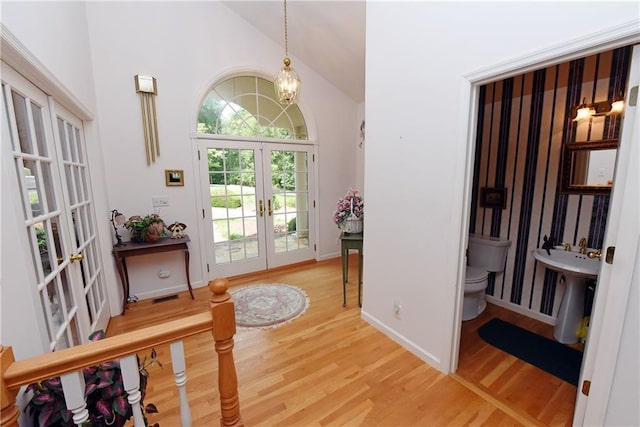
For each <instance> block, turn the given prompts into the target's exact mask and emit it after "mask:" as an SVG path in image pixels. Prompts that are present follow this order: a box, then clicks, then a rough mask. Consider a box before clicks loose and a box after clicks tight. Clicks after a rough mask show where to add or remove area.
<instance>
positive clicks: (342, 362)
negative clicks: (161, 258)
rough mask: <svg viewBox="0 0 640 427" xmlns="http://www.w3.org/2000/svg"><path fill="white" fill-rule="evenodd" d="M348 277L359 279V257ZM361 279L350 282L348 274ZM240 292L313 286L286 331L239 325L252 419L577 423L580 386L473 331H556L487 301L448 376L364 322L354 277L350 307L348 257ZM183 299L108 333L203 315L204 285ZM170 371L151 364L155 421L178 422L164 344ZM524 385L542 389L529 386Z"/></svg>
mask: <svg viewBox="0 0 640 427" xmlns="http://www.w3.org/2000/svg"><path fill="white" fill-rule="evenodd" d="M349 275H350V277H357V260H356V259H355V255H354V256H353V259H352V261H351V262H350V273H349ZM352 282H353V281H352ZM230 283H231V286H232V289H233V288H237V287H241V286H245V285H248V284H256V283H286V284H291V285H295V286H298V287H300V288H302V289H304V290H305V292H306V293H307V294H308V296H309V298H310V306H309V308H308V310H307V312H306V313H305V314H304V315H302V316H301V317H300V318H298V319H296V320H294V321H293V322H291V323H289V324H287V325H284V326H282V327H280V328H275V329H268V330H255V329H246V328H238V333H237V334H236V336H235V349H234V357H235V361H236V369H237V372H238V384H239V396H240V411H241V414H242V418H243V420H244V422H245V424H246V425H251V426H275V425H278V426H343V425H346V426H367V427H369V426H372V427H376V426H459V425H472V426H480V425H486V426H517V425H570V424H571V417H572V414H573V405H574V401H575V387H572V386H570V385H568V384H566V383H564V382H562V381H560V380H557V379H555V377H552V376H550V375H548V374H546V373H544V372H543V373H542V374H541V373H540V372H541V371H540V370H537V368H532V367H529V365H527V364H525V363H524V362H521V361H519V360H517V359H515V358H514V357H512V356H510V355H507V354H506V353H503V352H501V351H500V350H497V349H495V348H493V347H491V346H489V345H488V344H486V343H485V342H484V341H482V339H481V338H479V337H478V335H477V329H478V327H479V326H481V325H482V324H483V323H484V322H486V321H487V320H489V319H490V318H491V317H501V318H504V319H505V320H508V321H511V322H513V323H516V324H518V322H519V326H522V327H529V328H531V330H535V331H541V333H544V334H547V335H548V336H549V335H550V332H549V331H548V330H547V329H549V328H550V327H548V325H540V324H539V323H540V322H535V321H532V320H531V319H527V318H523V316H520V315H518V314H515V313H512V312H509V311H507V310H504V309H501V308H499V307H495V306H492V305H489V308H488V309H487V311H486V312H485V313H483V315H482V317H481V318H479V319H476V320H473V321H470V322H464V323H463V325H462V338H461V344H460V349H461V351H460V357H459V369H458V372H457V374H456V375H452V376H447V375H444V374H442V373H440V372H438V371H437V370H436V369H434V368H432V367H430V366H429V365H427V364H426V363H424V362H423V361H421V360H420V359H418V358H417V357H416V356H414V355H413V354H412V353H410V352H408V351H407V350H405V349H403V348H402V347H400V346H399V345H398V344H396V343H395V342H394V341H393V340H391V339H390V338H389V337H387V336H385V335H384V334H382V333H381V332H380V331H378V330H377V329H375V328H374V327H372V326H371V325H369V324H367V323H366V322H364V321H363V320H362V319H361V316H360V309H359V307H358V304H357V287H356V284H355V282H354V283H349V284H348V289H347V307H346V308H345V307H342V273H341V263H340V259H339V258H336V259H332V260H328V261H323V262H318V263H307V264H304V265H296V266H291V267H288V268H279V269H276V270H270V271H266V272H261V273H259V274H253V275H246V276H242V277H237V278H231V279H230ZM194 294H195V300H192V299H191V298H190V296H189V295H188V293H187V292H184V293H180V294H178V299H175V300H170V301H165V302H162V303H157V304H152V303H151V302H150V301H140V302H138V303H135V304H131V305H130V308H129V309H128V310H127V313H126V315H125V316H119V317H116V318H113V319H112V320H111V323H110V325H109V329H108V334H109V335H114V334H118V333H122V332H126V331H131V330H136V329H137V328H140V327H144V326H149V325H152V324H157V323H160V322H163V321H167V320H171V319H178V318H180V317H183V316H187V315H190V314H195V313H199V312H203V311H205V310H207V307H208V298H209V293H208V290H207V289H206V288H201V289H196V290H194ZM184 345H185V355H186V358H187V390H188V393H189V401H190V404H191V410H192V415H193V425H194V426H195V425H197V426H209V425H218V422H219V421H218V419H219V417H220V409H219V394H218V391H217V385H216V384H217V361H216V354H215V352H214V350H213V345H214V344H213V338H212V337H211V334H207V333H204V334H199V335H197V336H194V337H191V338H189V339H187V340H185V342H184ZM156 350H157V352H158V359H159V360H161V361H162V362H163V363H164V368H163V369H159V368H156V367H152V368H151V369H150V379H149V386H148V389H147V397H146V398H145V401H146V402H152V403H154V404H156V405H157V406H158V408H159V410H160V413H159V414H152V415H151V416H150V421H151V422H152V423H153V422H156V421H157V422H160V423H161V425H162V426H164V427H166V426H177V425H179V413H178V406H177V400H176V396H177V392H176V389H175V385H174V379H173V375H172V370H171V361H170V355H169V348H168V345H163V346H158V348H156ZM528 389H537V390H538V391H537V392H531V391H530V390H528Z"/></svg>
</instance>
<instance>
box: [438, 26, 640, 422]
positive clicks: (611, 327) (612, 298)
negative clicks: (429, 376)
mask: <svg viewBox="0 0 640 427" xmlns="http://www.w3.org/2000/svg"><path fill="white" fill-rule="evenodd" d="M639 28H640V20H638V19H635V20H633V21H631V22H628V23H626V24H623V25H619V26H616V27H612V28H609V29H606V30H603V31H600V32H597V33H594V34H591V35H588V36H585V37H582V38H579V39H576V40H572V41H569V42H567V43H565V44H562V45H558V46H555V47H552V48H549V49H545V50H542V51H539V52H536V53H534V54H531V55H527V56H525V57H522V58H518V59H515V60H513V61H508V62H505V63H501V64H497V65H495V66H493V67H489V68H485V69H483V70H480V71H477V72H474V73H470V74H467V75H465V76H464V78H465V79H466V80H467V82H468V86H466V87H465V89H464V91H463V92H464V93H463V94H462V98H461V99H462V100H463V102H467V103H468V116H467V117H465V123H466V126H467V152H466V168H465V176H464V201H463V206H464V209H463V218H462V221H461V229H460V246H459V248H458V251H459V259H460V260H465V259H466V257H465V253H466V247H467V232H466V230H468V229H469V208H470V194H471V188H472V186H473V156H474V150H475V129H476V121H477V103H478V94H479V88H480V86H482V85H484V84H487V83H490V82H493V81H496V80H502V79H505V78H508V77H511V76H514V75H518V74H522V73H526V72H528V71H532V70H536V69H540V68H544V67H548V66H550V65H554V64H558V63H563V62H567V61H571V60H574V59H577V58H581V57H585V56H589V55H593V54H595V53H598V52H602V51H606V50H611V49H615V48H618V47H622V46H627V45H633V44H636V43H638V42H639V41H640V31H639V30H638V29H639ZM636 50H637V48H636ZM634 58H637V57H634ZM636 61H637V59H636ZM635 84H637V83H635ZM629 86H631V84H630V85H629ZM627 95H628V94H627ZM633 116H634V114H633V112H631V111H627V112H625V118H624V123H625V124H626V123H633V126H629V125H627V128H628V129H626V130H625V127H624V126H623V135H621V143H620V145H621V146H622V145H623V140H627V139H630V138H631V137H632V136H631V132H632V129H633V132H635V134H634V138H636V141H637V138H638V127H639V125H638V123H637V119H634V118H633ZM626 145H631V144H626ZM628 148H629V147H627V149H628ZM623 150H626V149H623ZM622 157H624V160H623V161H620V160H619V161H618V165H617V168H616V177H615V183H616V184H615V187H616V190H615V191H614V192H613V194H612V196H611V197H612V199H611V205H610V210H609V219H608V221H607V224H608V226H607V227H608V230H607V232H606V235H605V244H606V245H607V246H615V242H616V241H618V242H617V244H618V245H620V244H621V243H622V242H621V241H620V240H621V239H623V238H624V236H623V233H618V230H625V229H626V228H627V227H628V226H629V224H628V223H629V222H632V221H634V220H636V221H637V216H636V217H635V218H629V217H628V216H627V217H625V216H623V215H621V214H620V213H621V212H620V208H619V207H618V206H616V204H619V203H620V201H621V200H622V198H623V197H624V194H623V193H625V192H630V191H632V190H633V189H634V188H636V189H637V181H636V182H630V179H631V178H633V177H634V176H635V177H636V179H637V174H636V175H633V174H629V173H628V167H627V164H628V163H629V155H628V154H626V152H624V151H623V153H619V154H618V159H621V158H622ZM625 188H626V190H625ZM616 193H617V194H616ZM627 197H628V196H627ZM635 201H636V203H637V198H636V199H635ZM614 215H615V216H614ZM611 223H615V224H616V225H617V226H619V228H618V227H611ZM614 228H616V229H614ZM636 244H637V242H636ZM627 256H629V257H631V258H632V259H631V261H630V262H620V263H616V264H614V265H612V266H608V267H604V266H603V268H602V270H603V271H602V272H601V274H600V277H599V278H598V281H599V286H598V289H600V291H599V292H598V295H597V298H596V301H594V314H593V316H592V321H591V327H590V331H589V342H590V345H588V346H587V347H586V349H585V357H584V362H583V369H582V373H581V378H580V383H579V384H582V380H583V379H586V378H591V379H592V384H591V393H590V396H591V397H590V401H589V402H588V407H587V399H586V397H585V396H584V395H582V394H581V393H580V387H578V397H577V402H576V408H575V413H574V423H576V424H583V423H584V424H586V425H603V422H604V417H605V415H606V409H607V405H608V401H609V394H610V390H611V384H612V382H613V375H614V371H615V366H616V356H617V351H618V348H619V346H620V336H621V334H622V326H623V319H624V314H625V312H626V302H627V296H628V289H627V292H626V293H625V292H624V291H623V290H621V289H615V288H613V287H611V286H608V285H609V283H610V282H611V280H612V278H613V277H615V278H616V280H618V278H627V277H628V282H627V285H628V286H630V284H631V281H630V280H631V277H632V274H633V269H634V261H635V259H636V258H635V251H634V252H633V254H631V253H630V254H628V255H627ZM604 265H608V264H604ZM464 269H465V267H464V261H463V262H461V264H460V265H459V266H458V280H457V283H458V284H457V287H456V298H457V305H456V311H455V313H454V325H453V328H452V330H453V332H454V337H453V340H452V343H453V344H452V349H451V350H452V351H451V357H450V361H449V367H450V369H449V371H450V372H455V371H456V370H457V368H458V356H459V351H460V331H461V323H462V300H463V298H464ZM606 313H615V316H608V317H607V316H606ZM614 318H615V319H614ZM603 329H604V330H606V331H607V333H606V334H605V335H606V339H605V335H603V334H600V331H601V330H603ZM596 366H597V368H598V369H597V370H596V369H595V367H596ZM576 421H577V422H576Z"/></svg>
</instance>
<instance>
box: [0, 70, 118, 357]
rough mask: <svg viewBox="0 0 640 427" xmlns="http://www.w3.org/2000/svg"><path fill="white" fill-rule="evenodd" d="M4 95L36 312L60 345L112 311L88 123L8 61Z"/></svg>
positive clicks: (6, 148)
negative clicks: (87, 144) (93, 185)
mask: <svg viewBox="0 0 640 427" xmlns="http://www.w3.org/2000/svg"><path fill="white" fill-rule="evenodd" d="M2 95H3V102H2V156H3V157H4V156H7V158H11V159H12V163H13V169H14V173H13V176H14V177H15V188H16V192H15V195H16V197H15V198H14V203H16V204H18V205H20V207H19V208H18V209H19V211H20V212H21V213H22V215H21V217H22V218H23V219H24V222H22V223H20V224H18V226H19V227H21V228H24V233H25V236H26V239H25V240H26V241H28V243H29V250H30V255H29V258H30V260H31V265H32V267H33V270H32V275H31V277H32V278H33V279H34V283H33V286H34V287H35V293H36V294H37V300H38V301H37V303H36V305H37V308H36V312H38V313H41V314H42V318H41V321H42V323H43V324H44V326H43V327H44V328H46V330H47V336H48V338H49V346H50V350H52V351H53V350H59V349H63V348H67V347H71V346H74V345H76V344H80V343H82V342H85V341H86V339H87V337H88V335H89V334H90V333H91V332H93V331H94V330H97V329H105V328H106V326H107V323H108V321H109V317H110V315H109V307H108V302H107V295H106V292H105V282H104V272H103V267H102V261H101V257H100V253H99V242H98V238H97V228H96V219H95V212H94V203H93V197H92V193H91V180H90V175H89V170H88V165H87V156H86V150H85V143H84V135H83V125H82V121H81V120H80V119H78V118H77V117H75V116H74V115H73V114H71V113H70V112H69V111H67V110H66V109H65V108H63V107H62V106H61V105H59V104H58V103H56V102H55V100H54V99H53V98H51V97H48V96H47V95H46V94H45V93H44V92H42V91H41V90H40V89H38V88H37V87H36V86H34V85H33V84H31V83H30V82H29V81H28V80H26V79H25V78H24V77H23V76H21V75H20V74H19V73H17V72H16V71H15V70H13V69H12V68H11V67H10V66H8V65H7V64H5V63H4V62H3V63H2ZM4 164H5V165H7V164H9V163H8V162H5V163H4ZM19 217H20V215H19Z"/></svg>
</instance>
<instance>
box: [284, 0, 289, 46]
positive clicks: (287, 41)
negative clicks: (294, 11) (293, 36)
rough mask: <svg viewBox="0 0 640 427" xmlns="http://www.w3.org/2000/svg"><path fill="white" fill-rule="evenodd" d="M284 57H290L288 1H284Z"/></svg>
mask: <svg viewBox="0 0 640 427" xmlns="http://www.w3.org/2000/svg"><path fill="white" fill-rule="evenodd" d="M284 56H287V57H288V56H289V35H288V34H287V0H284Z"/></svg>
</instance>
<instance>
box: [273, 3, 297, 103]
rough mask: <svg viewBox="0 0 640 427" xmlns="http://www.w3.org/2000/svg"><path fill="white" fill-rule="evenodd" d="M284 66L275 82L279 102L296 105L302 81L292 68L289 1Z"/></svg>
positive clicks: (285, 28)
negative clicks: (288, 24)
mask: <svg viewBox="0 0 640 427" xmlns="http://www.w3.org/2000/svg"><path fill="white" fill-rule="evenodd" d="M282 62H283V63H284V66H283V67H282V69H280V72H279V73H278V74H277V75H276V77H275V80H274V82H273V84H274V86H275V89H276V95H277V96H278V101H280V103H281V104H283V105H289V104H295V103H296V101H297V100H298V93H299V92H300V79H299V78H298V74H297V73H296V72H295V70H294V69H293V68H292V67H291V59H289V37H288V34H287V0H284V59H283V60H282Z"/></svg>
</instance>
